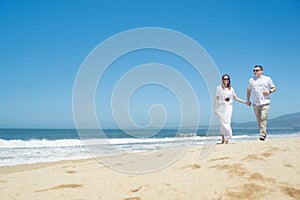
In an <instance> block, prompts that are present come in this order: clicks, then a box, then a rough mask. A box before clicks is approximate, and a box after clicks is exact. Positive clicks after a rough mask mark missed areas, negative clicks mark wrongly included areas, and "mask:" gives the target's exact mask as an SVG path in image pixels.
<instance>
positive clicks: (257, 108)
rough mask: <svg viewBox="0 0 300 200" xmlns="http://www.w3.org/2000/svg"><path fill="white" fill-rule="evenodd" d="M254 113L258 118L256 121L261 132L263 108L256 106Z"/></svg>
mask: <svg viewBox="0 0 300 200" xmlns="http://www.w3.org/2000/svg"><path fill="white" fill-rule="evenodd" d="M254 113H255V116H256V121H257V125H258V128H259V130H260V121H261V107H260V106H255V107H254Z"/></svg>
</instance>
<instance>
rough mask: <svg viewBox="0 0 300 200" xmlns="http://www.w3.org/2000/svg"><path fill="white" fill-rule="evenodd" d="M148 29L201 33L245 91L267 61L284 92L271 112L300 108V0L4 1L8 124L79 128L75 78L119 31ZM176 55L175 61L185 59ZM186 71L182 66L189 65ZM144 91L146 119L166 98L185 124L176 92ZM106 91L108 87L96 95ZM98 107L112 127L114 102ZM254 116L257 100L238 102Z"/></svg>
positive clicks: (1, 46)
mask: <svg viewBox="0 0 300 200" xmlns="http://www.w3.org/2000/svg"><path fill="white" fill-rule="evenodd" d="M141 27H163V28H168V29H173V30H176V31H179V32H181V33H183V34H186V35H188V36H189V37H191V38H193V39H194V40H196V41H197V42H198V43H199V44H200V45H202V46H203V47H204V48H205V49H206V51H207V52H208V53H209V54H210V56H211V57H212V59H213V60H214V62H215V64H216V65H217V67H218V69H219V71H220V73H221V74H224V73H228V74H230V75H231V79H232V84H233V87H234V88H235V91H236V93H237V95H238V96H239V97H241V98H243V99H245V97H246V88H247V82H248V79H249V78H250V77H251V76H253V72H252V70H253V66H254V65H256V64H261V65H263V66H264V67H265V70H264V74H266V75H269V76H271V77H272V79H273V81H274V83H275V85H276V87H277V90H278V91H277V92H276V93H274V94H272V105H271V109H270V115H269V116H270V118H273V117H277V116H280V115H283V114H288V113H294V112H300V105H299V99H300V94H299V88H298V86H299V84H298V80H299V78H298V77H299V74H300V73H299V72H300V66H299V63H300V56H299V52H300V37H299V35H300V1H297V0H287V1H280V0H273V1H271V0H269V1H268V0H265V1H259V0H254V1H243V0H240V1H225V0H218V1H217V0H211V1H208V0H207V1H156V0H154V1H140V0H139V1H135V0H132V1H56V0H54V1H38V0H36V1H31V0H28V1H8V0H7V1H6V0H0V30H1V32H0V36H1V37H0V69H1V71H0V93H1V96H0V127H7V128H14V127H15V128H23V127H24V128H30V127H32V128H70V127H74V122H73V115H72V92H73V85H74V81H75V79H76V74H77V72H78V70H79V68H80V65H81V64H82V62H83V61H84V59H85V58H86V56H87V55H88V54H89V53H90V52H91V51H92V50H93V49H94V48H95V47H96V46H97V45H98V44H99V43H100V42H102V41H104V40H105V39H107V38H109V37H111V36H112V35H114V34H117V33H120V32H122V31H126V30H129V29H133V28H141ZM153 53H155V52H150V55H151V54H153ZM143 55H144V54H143ZM150 57H151V56H150ZM154 57H155V56H154ZM158 57H159V56H158ZM129 58H130V55H129ZM152 58H153V57H152ZM166 58H168V56H166V57H165V60H166ZM134 59H138V62H137V63H138V64H142V63H143V62H149V61H153V60H151V59H150V60H148V57H147V58H143V56H142V55H140V56H139V54H137V55H136V56H135V57H134ZM172 59H173V61H172V62H171V63H170V64H171V65H172V63H173V65H174V67H175V68H176V63H180V62H182V61H178V62H176V61H177V60H176V58H172ZM159 61H160V59H158V60H157V62H159ZM128 68H129V66H128ZM177 69H178V70H182V69H180V66H177ZM183 71H185V70H183ZM115 73H118V71H117V70H115V71H114V72H112V73H111V75H110V73H109V72H108V73H107V80H109V79H111V78H112V77H114V76H113V75H114V74H115ZM183 73H186V75H187V79H191V80H193V79H194V78H197V77H194V76H193V75H192V74H193V73H192V71H186V72H183ZM110 76H112V77H110ZM109 83H110V84H112V83H113V82H109ZM192 84H193V81H192ZM100 89H101V86H99V90H100ZM143 89H144V90H147V89H148V90H147V91H146V92H145V93H144V95H146V94H147V95H148V96H152V97H153V98H150V100H149V102H147V103H146V106H143V105H145V104H143V103H144V102H142V103H140V102H139V100H142V101H143V100H144V99H145V97H144V98H143V97H142V96H143V91H142V90H141V93H140V94H138V93H137V94H135V96H134V98H135V99H133V100H132V102H131V104H130V105H131V106H132V107H133V108H132V109H133V111H132V112H133V113H135V116H133V118H134V119H137V121H138V122H137V123H140V124H141V125H145V124H147V116H146V115H145V114H143V113H141V112H142V110H143V109H145V111H146V110H147V109H148V106H149V105H150V104H151V103H153V102H154V103H156V101H158V100H159V101H161V102H162V103H164V102H167V104H166V108H167V109H170V115H169V116H170V117H171V118H172V119H171V121H170V122H169V123H168V124H167V125H170V126H171V125H173V124H174V125H176V120H178V118H176V117H175V116H174V115H175V114H176V113H178V110H177V109H178V107H177V103H176V101H174V102H173V100H172V99H173V98H174V96H172V95H169V94H168V92H167V91H162V88H159V87H155V86H149V87H148V88H147V87H145V88H143ZM194 89H195V91H196V93H197V96H198V98H200V99H201V98H202V100H203V101H202V102H203V103H202V105H200V111H201V115H202V116H201V120H203V123H207V122H208V119H207V117H206V116H208V114H209V110H207V109H206V108H205V107H206V106H205V99H207V98H208V97H207V94H206V92H205V90H204V91H202V89H203V87H202V85H201V84H200V85H195V86H194ZM102 94H103V91H102V92H101V91H99V92H98V93H97V96H96V100H97V99H101V98H102V97H101V95H102ZM157 94H161V95H157ZM147 95H146V96H147ZM158 96H159V98H154V97H158ZM165 96H166V97H165ZM105 98H107V96H106V97H105ZM105 98H104V99H105ZM146 99H148V98H146ZM170 99H171V100H172V101H171V102H170V101H169V100H170ZM97 102H101V101H97ZM106 103H107V102H106ZM148 104H149V105H148ZM203 104H204V105H203ZM96 109H97V113H98V115H99V116H100V115H101V119H103V123H104V126H107V127H109V126H112V125H113V124H114V123H113V122H112V116H111V114H110V111H109V107H108V106H106V104H103V105H101V103H97V105H96ZM138 111H141V112H138ZM173 112H174V113H173ZM254 119H255V118H254V113H253V109H252V108H249V107H246V106H244V105H242V104H239V103H237V102H235V104H234V112H233V118H232V120H233V121H235V122H244V121H253V120H254Z"/></svg>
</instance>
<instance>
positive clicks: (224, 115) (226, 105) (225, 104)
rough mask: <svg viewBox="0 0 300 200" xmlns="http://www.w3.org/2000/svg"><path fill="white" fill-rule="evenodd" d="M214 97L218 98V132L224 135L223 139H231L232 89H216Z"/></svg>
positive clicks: (220, 87)
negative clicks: (227, 99)
mask: <svg viewBox="0 0 300 200" xmlns="http://www.w3.org/2000/svg"><path fill="white" fill-rule="evenodd" d="M216 96H217V97H218V104H217V109H216V112H217V115H218V116H219V119H220V132H221V135H224V137H225V138H231V137H232V129H231V125H230V124H231V116H232V107H233V106H232V102H233V101H232V100H233V96H236V94H235V92H234V89H233V87H231V88H230V90H229V89H223V88H222V86H220V85H219V86H218V87H217V92H216ZM226 98H229V101H225V99H226Z"/></svg>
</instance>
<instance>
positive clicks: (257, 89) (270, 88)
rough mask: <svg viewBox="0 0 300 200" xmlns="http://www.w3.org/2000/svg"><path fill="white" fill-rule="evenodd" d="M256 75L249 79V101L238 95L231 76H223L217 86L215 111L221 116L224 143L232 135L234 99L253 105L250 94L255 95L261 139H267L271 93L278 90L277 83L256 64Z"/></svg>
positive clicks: (254, 101) (254, 103)
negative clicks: (232, 84) (220, 83)
mask: <svg viewBox="0 0 300 200" xmlns="http://www.w3.org/2000/svg"><path fill="white" fill-rule="evenodd" d="M253 72H254V75H255V76H254V77H253V78H250V79H249V82H248V89H247V101H244V100H242V99H240V98H239V97H237V96H236V94H235V92H234V89H233V87H232V86H231V82H230V76H229V75H228V74H225V75H223V76H222V85H219V86H218V87H217V91H216V100H215V113H216V114H217V115H218V116H219V118H220V132H221V135H222V144H223V143H226V144H227V143H228V140H229V138H231V137H232V129H231V125H230V123H231V116H232V100H233V99H235V100H237V101H238V102H240V103H244V104H246V105H248V106H251V103H250V96H251V92H252V95H253V106H254V112H255V115H256V120H257V123H258V127H259V132H260V138H259V139H260V140H262V141H264V140H265V139H266V136H267V133H266V129H267V118H268V111H269V108H270V94H271V93H272V92H275V91H276V88H275V85H274V84H273V81H272V79H271V78H270V77H268V76H264V75H263V67H262V66H261V65H256V66H255V67H254V70H253Z"/></svg>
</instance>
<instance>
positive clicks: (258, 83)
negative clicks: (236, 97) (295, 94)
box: [247, 65, 276, 141]
mask: <svg viewBox="0 0 300 200" xmlns="http://www.w3.org/2000/svg"><path fill="white" fill-rule="evenodd" d="M253 72H254V75H255V76H254V77H253V78H250V79H249V82H248V89H247V105H248V106H250V105H251V103H250V96H251V92H252V95H253V96H252V99H253V106H254V112H255V115H256V120H257V123H258V127H259V135H260V137H259V139H260V140H261V141H264V140H265V139H266V136H267V119H268V113H269V108H270V94H271V93H273V92H275V91H276V88H275V85H274V83H273V81H272V79H271V78H270V77H268V76H264V75H263V67H262V66H261V65H256V66H254V70H253Z"/></svg>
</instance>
